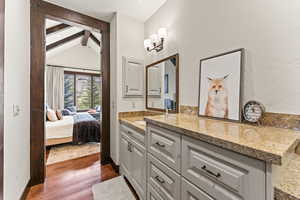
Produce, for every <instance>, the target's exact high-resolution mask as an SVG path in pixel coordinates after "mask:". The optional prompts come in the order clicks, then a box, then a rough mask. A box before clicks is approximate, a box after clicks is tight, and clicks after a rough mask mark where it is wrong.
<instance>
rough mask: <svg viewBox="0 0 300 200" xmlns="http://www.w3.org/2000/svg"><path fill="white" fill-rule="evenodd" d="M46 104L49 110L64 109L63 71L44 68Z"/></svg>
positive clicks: (54, 68) (56, 68)
mask: <svg viewBox="0 0 300 200" xmlns="http://www.w3.org/2000/svg"><path fill="white" fill-rule="evenodd" d="M45 93H46V104H47V106H48V107H49V108H50V109H53V110H62V109H63V108H64V69H63V68H58V67H46V87H45Z"/></svg>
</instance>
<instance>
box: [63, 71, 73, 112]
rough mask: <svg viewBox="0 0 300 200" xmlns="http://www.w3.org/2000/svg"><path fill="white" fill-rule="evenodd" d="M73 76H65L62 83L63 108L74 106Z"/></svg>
mask: <svg viewBox="0 0 300 200" xmlns="http://www.w3.org/2000/svg"><path fill="white" fill-rule="evenodd" d="M74 87H75V82H74V74H65V81H64V103H65V108H67V107H70V106H74V105H75V102H74V92H75V91H74Z"/></svg>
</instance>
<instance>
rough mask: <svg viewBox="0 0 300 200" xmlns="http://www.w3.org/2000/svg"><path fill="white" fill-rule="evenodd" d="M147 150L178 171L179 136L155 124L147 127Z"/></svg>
mask: <svg viewBox="0 0 300 200" xmlns="http://www.w3.org/2000/svg"><path fill="white" fill-rule="evenodd" d="M147 137H148V138H147V141H148V142H147V148H148V152H150V153H151V154H152V155H154V156H155V157H156V158H158V159H159V160H160V161H162V162H163V163H165V164H167V165H168V166H169V167H171V168H172V169H174V170H176V171H177V172H180V153H181V137H180V135H179V134H177V133H174V132H171V131H168V130H166V129H162V128H159V127H155V126H148V127H147Z"/></svg>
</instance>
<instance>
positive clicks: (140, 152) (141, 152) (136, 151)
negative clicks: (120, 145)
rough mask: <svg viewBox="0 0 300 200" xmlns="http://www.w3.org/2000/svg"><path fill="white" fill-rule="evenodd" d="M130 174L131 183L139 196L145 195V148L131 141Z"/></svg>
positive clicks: (143, 196)
mask: <svg viewBox="0 0 300 200" xmlns="http://www.w3.org/2000/svg"><path fill="white" fill-rule="evenodd" d="M131 159H132V160H131V163H132V165H131V175H132V180H133V185H134V188H135V190H136V192H137V193H138V195H139V196H140V197H142V198H143V199H144V198H145V197H146V149H145V148H143V147H142V146H140V145H138V144H137V143H135V142H132V152H131Z"/></svg>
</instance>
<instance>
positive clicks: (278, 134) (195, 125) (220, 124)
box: [145, 114, 300, 165]
mask: <svg viewBox="0 0 300 200" xmlns="http://www.w3.org/2000/svg"><path fill="white" fill-rule="evenodd" d="M145 120H146V121H147V122H149V123H152V124H155V125H157V126H160V127H162V128H168V129H171V130H173V131H176V132H179V133H181V134H184V135H187V136H190V137H193V138H196V139H199V140H202V141H205V142H208V143H211V144H214V145H216V146H220V147H222V148H225V149H229V150H231V151H235V152H237V153H240V154H244V155H247V156H249V157H253V158H256V159H259V160H263V161H266V162H268V163H271V164H276V165H281V164H282V161H283V157H284V156H286V154H288V153H289V152H290V151H291V149H293V148H295V147H296V145H297V144H298V142H299V139H300V137H299V136H300V132H297V131H293V130H289V129H279V128H272V127H256V126H251V125H247V124H242V123H233V122H227V121H221V120H214V119H208V118H203V117H198V116H193V115H186V114H169V115H159V116H149V117H145Z"/></svg>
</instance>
